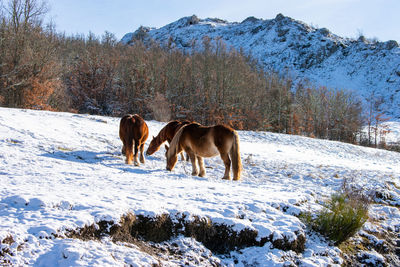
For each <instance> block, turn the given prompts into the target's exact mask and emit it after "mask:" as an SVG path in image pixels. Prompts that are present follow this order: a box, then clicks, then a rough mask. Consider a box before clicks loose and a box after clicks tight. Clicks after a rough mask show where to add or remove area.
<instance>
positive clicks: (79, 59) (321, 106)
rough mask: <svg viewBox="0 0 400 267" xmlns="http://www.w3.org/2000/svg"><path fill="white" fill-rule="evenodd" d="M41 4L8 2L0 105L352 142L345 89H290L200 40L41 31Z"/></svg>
mask: <svg viewBox="0 0 400 267" xmlns="http://www.w3.org/2000/svg"><path fill="white" fill-rule="evenodd" d="M44 3H45V2H41V1H38V0H11V1H10V2H9V3H8V5H7V6H3V7H2V10H1V13H0V18H1V25H0V104H1V106H5V107H18V108H31V109H47V110H55V111H70V112H78V113H90V114H99V115H107V116H122V115H124V114H126V113H137V114H140V115H142V116H143V117H144V118H146V119H156V120H160V121H168V120H171V119H189V120H193V121H197V122H200V123H202V124H205V125H210V124H216V123H224V124H228V125H231V126H233V127H234V128H236V129H248V130H268V131H273V132H279V133H288V134H299V135H305V136H311V137H317V138H326V139H330V140H340V141H345V142H352V143H355V142H357V136H358V134H359V133H360V130H361V127H362V125H363V122H364V117H363V110H362V105H361V101H360V100H359V99H358V97H357V96H356V95H354V93H351V92H349V91H346V90H339V89H335V90H333V89H329V88H326V87H313V86H312V85H310V84H308V83H306V82H303V83H301V82H300V83H296V85H294V84H293V81H292V80H291V79H290V78H289V76H288V75H284V74H279V73H277V72H274V71H266V70H265V69H264V68H262V67H261V66H260V65H259V64H258V63H257V62H256V61H255V60H254V59H252V58H251V57H250V56H249V55H248V54H246V53H244V52H243V51H241V50H239V51H238V50H235V49H233V48H228V47H227V46H226V45H225V44H224V43H223V42H222V41H221V40H211V39H209V38H207V37H206V38H204V39H203V41H202V43H201V44H196V43H194V44H193V49H191V50H190V51H192V52H184V51H181V50H178V49H175V48H173V47H171V46H170V47H161V46H160V45H158V44H156V43H152V44H148V43H146V44H144V43H143V42H141V41H140V40H139V39H138V40H136V41H135V42H133V44H132V45H129V46H127V45H122V44H120V43H119V42H118V41H117V40H116V38H115V36H114V35H113V34H111V33H108V32H105V33H104V34H103V35H102V36H101V37H98V36H95V35H93V34H89V35H87V36H84V35H75V36H66V35H65V34H61V33H58V32H57V31H56V30H55V27H54V26H52V25H43V16H44V14H45V13H46V11H47V9H46V5H45V4H44Z"/></svg>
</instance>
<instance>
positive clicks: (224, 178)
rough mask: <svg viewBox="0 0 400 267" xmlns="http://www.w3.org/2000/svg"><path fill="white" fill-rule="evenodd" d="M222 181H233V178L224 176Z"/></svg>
mask: <svg viewBox="0 0 400 267" xmlns="http://www.w3.org/2000/svg"><path fill="white" fill-rule="evenodd" d="M222 180H229V181H230V180H231V177H229V176H224V177H222Z"/></svg>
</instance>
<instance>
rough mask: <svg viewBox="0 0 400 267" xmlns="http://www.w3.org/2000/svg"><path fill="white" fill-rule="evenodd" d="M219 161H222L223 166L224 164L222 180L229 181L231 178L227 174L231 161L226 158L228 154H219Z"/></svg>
mask: <svg viewBox="0 0 400 267" xmlns="http://www.w3.org/2000/svg"><path fill="white" fill-rule="evenodd" d="M221 159H222V160H223V161H224V164H225V173H224V177H222V179H225V180H230V179H231V177H230V175H229V172H230V170H231V160H230V158H229V156H228V153H221Z"/></svg>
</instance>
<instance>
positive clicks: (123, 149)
mask: <svg viewBox="0 0 400 267" xmlns="http://www.w3.org/2000/svg"><path fill="white" fill-rule="evenodd" d="M121 154H122V155H123V156H125V155H126V148H125V144H123V145H122V149H121Z"/></svg>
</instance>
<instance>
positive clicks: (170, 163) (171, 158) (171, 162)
mask: <svg viewBox="0 0 400 267" xmlns="http://www.w3.org/2000/svg"><path fill="white" fill-rule="evenodd" d="M165 150H166V152H165V157H166V158H167V170H168V171H172V170H173V169H174V167H175V164H176V162H177V161H178V155H177V153H176V152H175V151H173V149H171V148H169V147H168V146H167V145H165Z"/></svg>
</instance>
